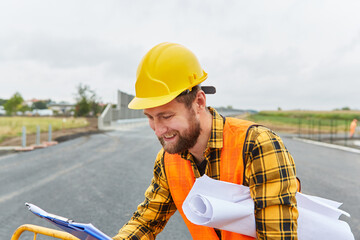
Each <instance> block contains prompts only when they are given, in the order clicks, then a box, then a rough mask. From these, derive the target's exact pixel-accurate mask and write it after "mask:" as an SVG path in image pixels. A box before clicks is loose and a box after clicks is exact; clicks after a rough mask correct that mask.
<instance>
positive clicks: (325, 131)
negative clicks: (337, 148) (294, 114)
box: [297, 118, 360, 148]
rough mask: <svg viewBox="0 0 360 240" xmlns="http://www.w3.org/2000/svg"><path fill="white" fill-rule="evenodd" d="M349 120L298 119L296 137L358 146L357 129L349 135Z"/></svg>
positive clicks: (359, 143)
mask: <svg viewBox="0 0 360 240" xmlns="http://www.w3.org/2000/svg"><path fill="white" fill-rule="evenodd" d="M350 123H351V121H349V120H339V119H301V118H299V121H298V133H297V137H298V138H304V139H310V140H314V141H319V142H326V143H332V144H338V145H343V146H349V147H354V148H360V137H359V135H360V134H359V131H357V132H356V133H355V135H354V137H350V136H349V126H350Z"/></svg>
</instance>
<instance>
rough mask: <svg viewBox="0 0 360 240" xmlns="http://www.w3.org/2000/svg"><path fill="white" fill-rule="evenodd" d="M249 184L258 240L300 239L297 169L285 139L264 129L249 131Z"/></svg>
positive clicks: (247, 170) (247, 143) (247, 182)
mask: <svg viewBox="0 0 360 240" xmlns="http://www.w3.org/2000/svg"><path fill="white" fill-rule="evenodd" d="M244 156H245V161H246V168H245V183H246V184H247V185H249V188H250V193H251V196H252V198H253V199H254V204H255V219H256V229H257V238H258V239H264V240H265V239H266V240H269V239H271V240H296V239H297V217H298V211H297V208H296V198H295V194H296V191H297V182H296V169H295V164H294V160H293V158H292V156H291V155H290V153H289V152H288V150H287V149H286V147H285V146H284V144H283V142H282V140H281V138H280V137H279V136H277V135H276V134H275V133H273V132H272V131H270V130H268V129H266V128H264V127H261V126H260V127H253V128H251V129H250V130H249V133H248V137H247V140H246V142H245V146H244Z"/></svg>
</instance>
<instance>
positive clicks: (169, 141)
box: [144, 100, 201, 154]
mask: <svg viewBox="0 0 360 240" xmlns="http://www.w3.org/2000/svg"><path fill="white" fill-rule="evenodd" d="M144 114H145V115H146V116H147V117H148V119H149V124H150V127H151V128H152V129H153V130H154V131H155V134H156V136H157V137H158V139H159V141H160V143H161V145H162V146H163V147H164V150H165V151H166V152H168V153H171V154H174V153H181V152H183V151H185V150H188V149H191V148H192V147H194V146H195V144H196V142H197V139H198V137H199V135H200V132H201V128H200V121H199V119H198V118H197V116H196V113H195V111H194V110H193V108H191V109H188V108H186V107H185V105H184V104H183V103H179V102H177V101H176V100H173V101H171V102H170V103H167V104H165V105H163V106H159V107H154V108H148V109H145V110H144Z"/></svg>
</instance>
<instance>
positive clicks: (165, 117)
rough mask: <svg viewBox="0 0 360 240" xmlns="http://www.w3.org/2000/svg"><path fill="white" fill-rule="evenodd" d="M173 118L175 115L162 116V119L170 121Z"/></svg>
mask: <svg viewBox="0 0 360 240" xmlns="http://www.w3.org/2000/svg"><path fill="white" fill-rule="evenodd" d="M172 116H174V115H164V116H162V118H163V119H170V118H172Z"/></svg>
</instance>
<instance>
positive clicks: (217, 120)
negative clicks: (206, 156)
mask: <svg viewBox="0 0 360 240" xmlns="http://www.w3.org/2000/svg"><path fill="white" fill-rule="evenodd" d="M208 109H209V111H210V113H211V114H212V118H213V119H212V126H211V135H210V139H209V141H208V144H207V147H208V148H222V147H223V130H224V117H223V116H221V115H220V114H219V113H218V112H217V111H216V110H215V109H214V108H212V107H208Z"/></svg>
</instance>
